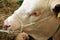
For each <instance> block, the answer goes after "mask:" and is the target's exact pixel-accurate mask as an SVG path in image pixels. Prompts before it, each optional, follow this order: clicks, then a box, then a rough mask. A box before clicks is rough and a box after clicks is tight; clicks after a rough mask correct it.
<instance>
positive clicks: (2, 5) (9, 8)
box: [0, 0, 19, 40]
mask: <svg viewBox="0 0 60 40" xmlns="http://www.w3.org/2000/svg"><path fill="white" fill-rule="evenodd" d="M18 7H19V5H18V4H17V3H16V2H7V1H6V0H5V1H3V2H1V1H0V29H2V28H3V22H4V20H5V19H6V18H7V17H9V16H10V15H11V14H13V12H14V11H15V10H16V9H17V8H18ZM6 34H7V33H0V40H9V39H7V38H6V37H7V35H6Z"/></svg>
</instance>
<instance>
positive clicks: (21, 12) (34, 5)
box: [4, 0, 59, 30]
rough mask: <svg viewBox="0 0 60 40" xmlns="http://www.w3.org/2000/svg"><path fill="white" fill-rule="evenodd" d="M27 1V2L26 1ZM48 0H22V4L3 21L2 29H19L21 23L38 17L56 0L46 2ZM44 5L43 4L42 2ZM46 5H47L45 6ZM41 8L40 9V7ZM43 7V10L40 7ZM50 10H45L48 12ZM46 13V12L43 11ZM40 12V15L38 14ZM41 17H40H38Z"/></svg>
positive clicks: (32, 20) (29, 21)
mask: <svg viewBox="0 0 60 40" xmlns="http://www.w3.org/2000/svg"><path fill="white" fill-rule="evenodd" d="M27 2H28V3H27ZM48 2H49V1H48V0H47V1H44V0H32V1H31V0H24V2H23V4H22V6H21V7H20V8H19V9H17V10H16V11H15V12H14V14H13V15H12V16H10V17H8V18H7V19H6V20H5V21H4V29H8V30H16V29H19V28H20V26H21V25H26V24H28V23H32V22H34V21H36V20H37V19H39V17H40V16H41V15H43V13H44V12H45V11H46V10H48V8H49V6H50V7H51V8H53V5H52V4H54V6H55V5H56V4H59V3H58V2H56V4H55V3H52V4H51V3H50V4H48ZM43 3H44V4H45V5H44V4H43ZM47 5H48V6H47ZM40 8H41V9H40ZM42 8H44V9H45V11H44V10H43V9H42ZM49 12H50V11H47V13H49ZM45 13H46V12H45ZM40 14H41V15H40ZM40 18H41V17H40Z"/></svg>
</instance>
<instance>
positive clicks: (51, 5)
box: [4, 0, 60, 40]
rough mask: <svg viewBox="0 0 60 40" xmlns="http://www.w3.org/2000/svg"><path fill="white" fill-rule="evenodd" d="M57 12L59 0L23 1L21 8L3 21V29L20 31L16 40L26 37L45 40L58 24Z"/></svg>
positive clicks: (53, 32)
mask: <svg viewBox="0 0 60 40" xmlns="http://www.w3.org/2000/svg"><path fill="white" fill-rule="evenodd" d="M59 12H60V0H24V1H23V3H22V5H21V7H19V8H18V9H17V10H16V11H14V14H13V15H11V16H10V17H8V18H7V19H6V20H5V21H4V28H5V29H7V30H17V29H20V32H22V33H20V34H19V35H18V36H17V38H16V40H25V38H27V37H28V35H30V36H31V37H33V38H34V39H35V40H47V39H48V38H49V37H51V36H53V35H54V34H55V32H56V30H57V28H58V26H59V24H60V21H59V20H60V19H59V18H57V16H58V13H59ZM23 32H25V33H23ZM26 33H27V34H26ZM22 36H23V37H22ZM21 37H22V38H21ZM20 38H21V39H20ZM23 38H24V39H23Z"/></svg>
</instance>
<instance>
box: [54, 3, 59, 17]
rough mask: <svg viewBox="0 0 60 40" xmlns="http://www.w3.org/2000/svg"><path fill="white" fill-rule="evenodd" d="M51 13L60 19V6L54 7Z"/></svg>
mask: <svg viewBox="0 0 60 40" xmlns="http://www.w3.org/2000/svg"><path fill="white" fill-rule="evenodd" d="M53 12H54V13H55V15H56V17H60V4H56V5H55V7H54V8H53Z"/></svg>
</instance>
